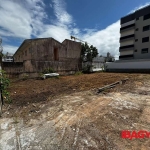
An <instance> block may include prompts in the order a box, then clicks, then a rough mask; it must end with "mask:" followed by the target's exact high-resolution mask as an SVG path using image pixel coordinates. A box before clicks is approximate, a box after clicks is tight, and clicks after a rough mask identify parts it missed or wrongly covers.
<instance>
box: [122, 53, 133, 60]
mask: <svg viewBox="0 0 150 150" xmlns="http://www.w3.org/2000/svg"><path fill="white" fill-rule="evenodd" d="M132 58H134V56H133V54H130V55H123V56H119V59H132Z"/></svg>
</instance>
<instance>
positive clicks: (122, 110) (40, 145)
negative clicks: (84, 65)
mask: <svg viewBox="0 0 150 150" xmlns="http://www.w3.org/2000/svg"><path fill="white" fill-rule="evenodd" d="M125 78H129V80H128V81H127V82H126V83H125V84H121V85H117V86H116V87H115V88H113V89H110V90H106V91H104V92H102V93H100V94H97V89H98V88H100V87H102V86H105V85H107V84H111V83H113V82H116V81H119V80H121V79H125ZM9 91H10V93H11V97H12V100H13V103H12V104H5V106H4V112H3V116H2V117H1V119H0V150H40V149H41V150H74V149H75V150H105V149H106V150H107V149H108V150H109V149H114V150H130V149H133V150H141V149H142V150H148V149H150V139H146V138H145V139H133V140H129V139H122V138H121V131H122V130H131V131H133V130H136V131H139V130H146V131H150V75H148V74H115V73H95V74H88V75H79V76H65V77H60V78H59V79H54V78H53V79H46V80H34V79H29V80H25V81H21V80H13V81H12V84H11V87H10V89H9Z"/></svg>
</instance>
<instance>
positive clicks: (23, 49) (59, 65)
mask: <svg viewBox="0 0 150 150" xmlns="http://www.w3.org/2000/svg"><path fill="white" fill-rule="evenodd" d="M80 53H81V43H80V42H75V41H71V40H67V39H66V40H64V41H63V42H62V43H60V42H58V41H57V40H55V39H53V38H38V39H27V40H25V41H24V42H23V43H22V44H21V45H20V47H19V48H18V50H17V51H16V52H15V54H14V56H13V59H14V62H13V64H14V65H13V69H12V65H11V66H10V68H9V66H8V65H7V64H6V65H5V66H4V67H5V70H7V72H8V73H10V74H11V73H12V74H13V73H15V72H16V70H17V73H18V74H19V71H20V73H28V74H30V75H31V74H32V75H33V76H37V75H38V74H39V73H42V72H43V71H44V70H46V69H49V68H52V69H53V70H54V71H55V72H57V73H60V74H73V73H74V72H75V71H78V70H79V69H80V68H81V67H82V66H81V65H80V55H81V54H80ZM17 64H19V65H20V64H22V67H21V68H19V69H18V67H17V68H15V66H16V65H17ZM19 67H20V66H19ZM12 70H13V71H12ZM14 70H15V71H14Z"/></svg>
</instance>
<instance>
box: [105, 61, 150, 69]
mask: <svg viewBox="0 0 150 150" xmlns="http://www.w3.org/2000/svg"><path fill="white" fill-rule="evenodd" d="M106 66H107V69H150V60H145V61H139V60H137V61H132V62H128V61H124V62H121V61H120V62H112V63H111V62H110V63H109V62H107V63H106Z"/></svg>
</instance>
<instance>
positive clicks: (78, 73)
mask: <svg viewBox="0 0 150 150" xmlns="http://www.w3.org/2000/svg"><path fill="white" fill-rule="evenodd" d="M81 74H83V73H82V71H77V72H76V73H75V75H76V76H78V75H81Z"/></svg>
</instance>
